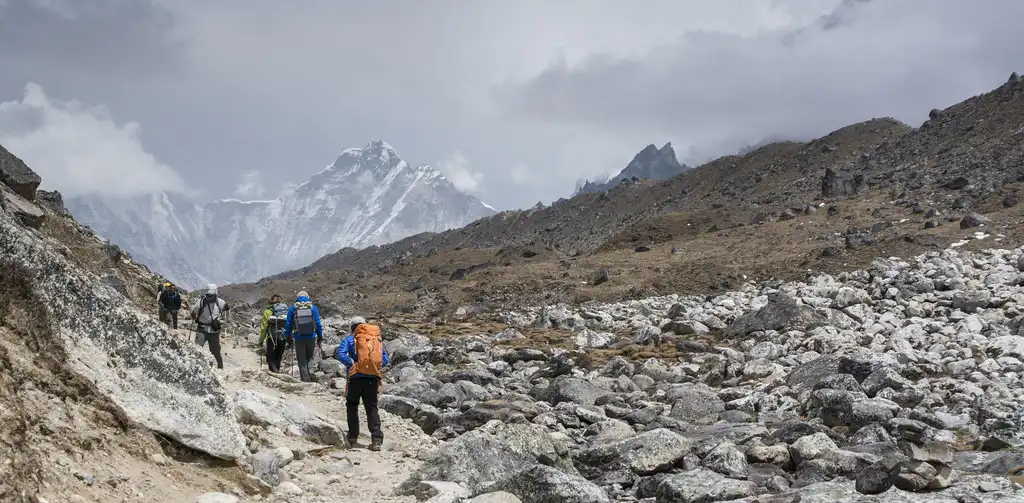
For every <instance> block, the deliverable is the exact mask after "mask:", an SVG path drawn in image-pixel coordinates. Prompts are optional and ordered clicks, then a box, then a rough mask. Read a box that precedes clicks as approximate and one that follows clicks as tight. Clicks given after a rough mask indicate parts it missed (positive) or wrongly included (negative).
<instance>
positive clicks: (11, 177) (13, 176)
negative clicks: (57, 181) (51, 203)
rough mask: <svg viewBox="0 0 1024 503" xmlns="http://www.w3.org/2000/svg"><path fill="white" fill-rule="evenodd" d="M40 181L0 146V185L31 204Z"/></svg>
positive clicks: (33, 172)
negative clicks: (8, 188)
mask: <svg viewBox="0 0 1024 503" xmlns="http://www.w3.org/2000/svg"><path fill="white" fill-rule="evenodd" d="M42 181H43V179H42V178H40V177H39V175H37V174H36V172H35V171H32V169H31V168H29V167H28V166H27V165H26V164H25V162H24V161H22V160H21V159H19V158H18V156H16V155H14V154H12V153H11V152H9V151H8V150H7V149H5V148H4V147H3V146H2V145H0V183H2V184H4V185H6V186H8V187H10V188H11V190H12V191H14V193H15V194H17V195H19V196H21V197H23V198H25V199H26V200H27V201H29V202H31V201H34V200H35V198H36V189H37V188H38V187H39V184H40V183H42Z"/></svg>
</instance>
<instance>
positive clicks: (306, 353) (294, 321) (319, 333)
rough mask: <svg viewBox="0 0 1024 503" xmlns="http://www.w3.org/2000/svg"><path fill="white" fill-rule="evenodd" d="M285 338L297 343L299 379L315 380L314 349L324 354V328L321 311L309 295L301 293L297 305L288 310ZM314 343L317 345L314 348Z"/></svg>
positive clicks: (296, 355)
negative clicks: (313, 367)
mask: <svg viewBox="0 0 1024 503" xmlns="http://www.w3.org/2000/svg"><path fill="white" fill-rule="evenodd" d="M284 336H285V338H286V339H290V340H293V341H295V345H294V347H295V359H296V360H298V362H299V378H300V379H302V381H303V382H311V381H312V380H313V369H312V368H311V367H312V365H313V355H314V353H313V351H314V347H315V348H319V349H320V353H321V354H323V352H324V350H323V346H322V344H323V339H324V327H323V324H322V323H321V322H320V311H319V310H317V308H316V306H314V305H313V301H311V300H309V294H308V293H306V292H305V291H302V292H299V295H298V296H297V297H295V304H292V307H290V308H289V309H288V319H287V320H285V323H284ZM314 343H315V344H316V345H315V346H314Z"/></svg>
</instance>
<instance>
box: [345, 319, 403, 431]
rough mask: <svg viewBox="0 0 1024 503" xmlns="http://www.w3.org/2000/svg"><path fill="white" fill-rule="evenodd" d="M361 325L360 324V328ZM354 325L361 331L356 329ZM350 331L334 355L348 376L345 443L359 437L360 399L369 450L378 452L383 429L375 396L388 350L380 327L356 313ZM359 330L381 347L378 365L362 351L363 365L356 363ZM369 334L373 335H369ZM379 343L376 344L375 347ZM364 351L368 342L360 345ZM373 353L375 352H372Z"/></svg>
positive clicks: (386, 362) (350, 322) (357, 361)
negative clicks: (381, 336)
mask: <svg viewBox="0 0 1024 503" xmlns="http://www.w3.org/2000/svg"><path fill="white" fill-rule="evenodd" d="M361 325H362V327H361ZM357 328H363V329H364V330H362V331H359V332H357ZM349 329H350V330H349V334H348V336H346V337H345V339H343V340H342V341H341V344H340V345H338V350H337V352H336V353H335V356H336V357H337V358H338V361H340V362H341V363H342V364H343V365H345V369H346V372H345V375H347V376H348V383H347V384H346V385H345V409H346V417H347V419H348V435H347V439H348V445H349V447H355V446H356V441H357V440H358V439H359V402H360V401H362V402H363V408H364V409H366V426H367V428H369V430H370V450H371V451H379V450H381V446H382V445H383V444H384V431H383V430H382V429H381V427H380V412H379V411H378V410H377V396H378V394H379V393H380V390H381V377H382V376H381V373H380V371H381V369H382V368H384V367H387V366H388V364H389V363H391V357H390V356H388V350H387V348H385V347H384V344H383V341H382V340H381V339H380V328H379V327H377V326H375V325H370V324H367V323H366V320H365V319H363V318H362V317H361V316H356V317H355V318H352V319H351V320H350V321H349ZM357 333H359V334H360V337H361V340H366V339H363V338H364V337H368V336H369V337H371V338H373V339H375V340H376V343H375V344H374V346H377V347H379V348H380V352H381V354H380V357H381V362H380V367H377V363H376V361H375V358H374V357H372V356H371V355H369V354H364V356H365V357H366V360H365V361H364V362H363V363H364V364H363V365H360V364H359V354H358V352H357V351H356V334H357ZM371 334H372V335H371ZM378 345H379V346H378ZM362 347H363V350H364V351H366V349H367V345H366V344H363V345H362ZM374 352H375V351H374Z"/></svg>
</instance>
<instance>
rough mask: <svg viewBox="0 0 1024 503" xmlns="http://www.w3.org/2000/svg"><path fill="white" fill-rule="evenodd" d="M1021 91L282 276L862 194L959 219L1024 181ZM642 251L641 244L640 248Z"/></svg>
mask: <svg viewBox="0 0 1024 503" xmlns="http://www.w3.org/2000/svg"><path fill="white" fill-rule="evenodd" d="M1022 94H1024V80H1022V79H1021V78H1020V77H1018V76H1017V74H1013V75H1012V76H1011V77H1010V79H1009V80H1008V81H1007V82H1006V83H1005V84H1003V85H1001V86H1000V87H998V88H996V89H995V90H993V91H991V92H989V93H986V94H983V95H980V96H976V97H973V98H970V99H967V100H965V101H963V102H961V103H958V104H955V105H953V106H950V107H948V108H946V109H943V110H933V111H932V112H931V114H930V115H931V117H932V118H931V119H929V120H928V121H926V122H925V123H924V124H922V125H921V126H920V127H918V128H916V129H914V128H911V127H910V126H907V125H905V124H901V123H899V122H897V121H895V120H891V119H874V120H870V121H867V122H863V123H859V124H854V125H851V126H847V127H845V128H843V129H840V130H838V131H835V132H833V133H831V134H829V135H826V136H824V137H822V138H819V139H817V140H813V141H810V142H807V143H798V142H786V143H774V144H769V145H766V146H763V147H760V148H758V149H756V150H754V151H753V152H751V153H749V154H746V155H742V156H727V157H723V158H720V159H717V160H715V161H712V162H709V163H707V164H704V165H702V166H698V167H697V168H694V169H692V170H689V171H687V172H685V173H683V174H682V175H680V176H677V177H675V178H672V179H671V180H667V181H662V182H644V181H640V182H637V183H631V184H625V185H620V186H618V187H616V188H615V189H613V190H611V191H609V192H607V193H601V194H583V195H580V196H577V197H574V198H572V199H569V200H566V201H563V202H560V203H557V204H555V205H552V206H550V207H548V208H544V209H539V210H526V211H518V212H503V213H500V214H498V215H495V216H492V217H488V218H484V219H481V220H478V221H476V222H473V223H472V224H470V225H468V226H466V227H463V228H461V229H458V230H453V231H449V232H445V233H441V234H437V235H419V236H413V237H410V238H408V239H405V240H402V241H399V242H397V243H394V244H392V245H388V246H385V247H378V248H370V249H367V250H360V251H355V250H351V249H345V250H341V251H339V252H338V253H337V254H335V255H333V256H328V257H325V258H323V259H321V260H318V261H317V262H314V263H313V264H312V265H310V266H309V267H306V268H303V269H300V270H296V271H292V272H289V273H285V274H282V275H278V276H275V277H278V278H293V277H296V276H298V275H301V274H308V273H311V272H318V271H330V270H335V269H339V268H348V269H356V270H372V269H374V268H376V267H377V266H379V265H381V264H384V265H388V264H389V263H395V262H397V261H400V260H402V259H404V258H407V257H409V256H411V255H415V254H425V253H428V252H431V250H434V249H436V250H444V249H451V248H455V247H473V248H492V247H501V246H507V245H525V244H527V243H535V244H537V245H540V246H544V247H549V248H552V249H554V250H557V251H559V252H561V253H564V254H568V255H573V254H578V253H586V252H590V251H593V250H596V249H598V248H600V247H601V246H602V245H604V244H605V243H606V242H607V241H608V240H609V239H611V238H613V237H614V236H615V235H616V234H619V233H622V232H625V231H628V230H629V229H631V228H634V227H636V226H639V225H642V223H643V222H645V221H648V220H650V219H652V218H655V217H658V216H661V215H666V214H671V213H679V212H689V213H696V212H707V211H714V210H716V209H726V210H727V211H728V212H729V213H730V214H732V215H734V216H735V217H737V220H740V221H742V220H747V222H744V223H750V222H756V221H764V220H775V219H779V218H789V216H790V215H792V214H799V213H802V212H805V211H806V209H807V207H808V206H809V205H811V204H812V203H814V202H815V201H818V200H821V199H823V198H824V199H829V198H841V197H849V196H857V195H862V194H877V195H881V196H884V197H888V198H898V199H899V200H900V202H901V203H903V204H904V205H906V206H907V207H909V208H913V207H922V208H925V209H928V208H932V209H935V210H937V211H946V210H952V211H957V210H960V211H962V210H964V209H969V208H971V207H973V205H974V204H975V203H976V201H977V200H978V199H979V198H981V197H984V196H985V195H988V194H991V193H992V192H993V191H994V190H997V189H998V187H999V186H1001V185H1003V184H1005V183H1007V182H1008V181H1016V180H1017V179H1018V178H1019V177H1021V176H1022V175H1024V142H1022V141H1021V139H1022V138H1024V132H1022V128H1024V99H1021V96H1022ZM645 244H646V243H645Z"/></svg>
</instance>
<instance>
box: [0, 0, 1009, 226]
mask: <svg viewBox="0 0 1024 503" xmlns="http://www.w3.org/2000/svg"><path fill="white" fill-rule="evenodd" d="M1022 19H1024V1H1021V0H875V1H873V2H866V1H862V0H847V1H845V2H841V1H839V0H631V1H626V0H615V1H613V0H555V1H548V0H484V1H471V0H429V1H423V0H390V1H386V2H372V1H366V2H355V1H338V0H303V1H302V2H287V1H280V0H148V1H144V0H138V1H135V0H89V1H88V2H86V1H80V0H0V65H2V66H0V103H2V104H0V143H2V144H3V145H5V146H6V147H8V148H9V149H11V150H12V151H14V152H15V153H16V154H18V155H19V156H21V157H22V158H24V159H25V160H26V161H27V162H28V163H29V164H30V165H31V166H32V167H33V168H34V169H36V170H37V171H38V172H40V174H42V175H43V176H44V178H45V181H44V186H47V187H49V188H57V189H60V190H62V191H64V192H66V193H69V194H75V193H80V192H83V191H84V192H100V193H104V194H130V193H136V192H139V191H149V190H161V189H176V190H186V191H192V192H194V193H195V194H196V196H197V197H198V198H201V199H210V198H217V197H241V198H269V197H274V196H276V195H277V194H278V193H279V192H280V191H281V190H282V189H283V188H286V187H290V186H293V185H294V184H296V183H300V182H302V181H304V180H305V179H306V178H307V177H308V176H310V175H312V174H313V173H315V172H317V171H319V170H321V169H322V168H323V166H325V165H326V164H329V163H330V162H332V161H333V159H334V157H335V156H337V154H338V153H339V152H341V151H342V150H343V149H345V148H348V147H359V146H363V145H364V144H366V143H368V142H370V141H372V140H375V139H384V140H386V141H387V142H389V143H390V144H391V145H392V146H394V147H395V149H396V150H398V152H399V154H400V155H401V156H402V157H403V158H405V159H406V160H407V161H408V162H409V163H410V164H433V165H436V166H438V167H439V168H440V169H441V170H442V171H443V172H444V173H445V174H446V175H448V177H449V178H450V179H451V180H453V182H455V183H456V184H457V185H458V186H460V187H462V188H464V189H465V190H469V191H472V192H474V193H475V194H477V195H478V196H479V197H481V198H482V199H483V200H484V201H486V202H488V203H490V204H491V205H493V206H496V207H498V208H500V209H510V208H515V207H523V206H528V205H531V204H533V203H535V202H537V201H538V200H540V201H545V202H549V201H551V200H554V199H556V198H558V197H561V196H566V195H568V194H569V193H571V191H572V189H573V184H574V182H575V181H576V180H577V179H579V178H582V177H588V176H590V177H595V176H601V175H604V174H607V173H612V172H617V171H618V170H619V169H621V168H622V167H624V166H625V164H626V163H627V162H628V161H629V160H630V159H631V158H632V157H633V155H634V154H636V152H638V151H639V150H640V149H642V148H643V147H644V146H645V145H647V144H648V143H655V144H657V145H658V146H661V144H662V143H664V142H666V141H672V142H673V144H674V145H675V146H676V150H677V153H678V154H679V156H680V158H681V160H683V161H689V162H691V163H692V162H699V161H703V160H707V158H708V157H709V156H716V155H721V154H726V153H730V152H732V151H734V150H736V149H737V148H740V147H742V146H745V145H748V144H751V143H754V142H757V141H758V140H760V139H761V138H763V137H766V136H786V137H793V136H796V137H814V136H820V135H822V134H825V133H827V132H829V131H831V130H833V129H836V128H838V127H841V126H843V125H846V124H849V123H852V122H857V121H861V120H866V119H870V118H872V117H881V116H894V117H897V118H899V119H900V120H903V121H905V122H908V123H909V124H911V125H913V126H917V125H919V124H920V123H921V122H922V121H923V120H924V119H925V118H926V117H927V113H928V110H930V109H931V108H936V107H938V108H942V107H945V106H949V105H951V104H954V103H956V102H959V101H961V100H963V99H966V98H968V97H970V96H972V95H975V94H979V93H982V92H985V91H988V90H991V89H993V88H995V87H997V86H998V85H1000V84H1001V83H1003V82H1004V81H1005V80H1006V78H1007V77H1008V76H1009V74H1010V73H1011V71H1013V70H1018V71H1020V70H1024V52H1022V51H1021V50H1020V40H1021V38H1020V37H1021V20H1022Z"/></svg>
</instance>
